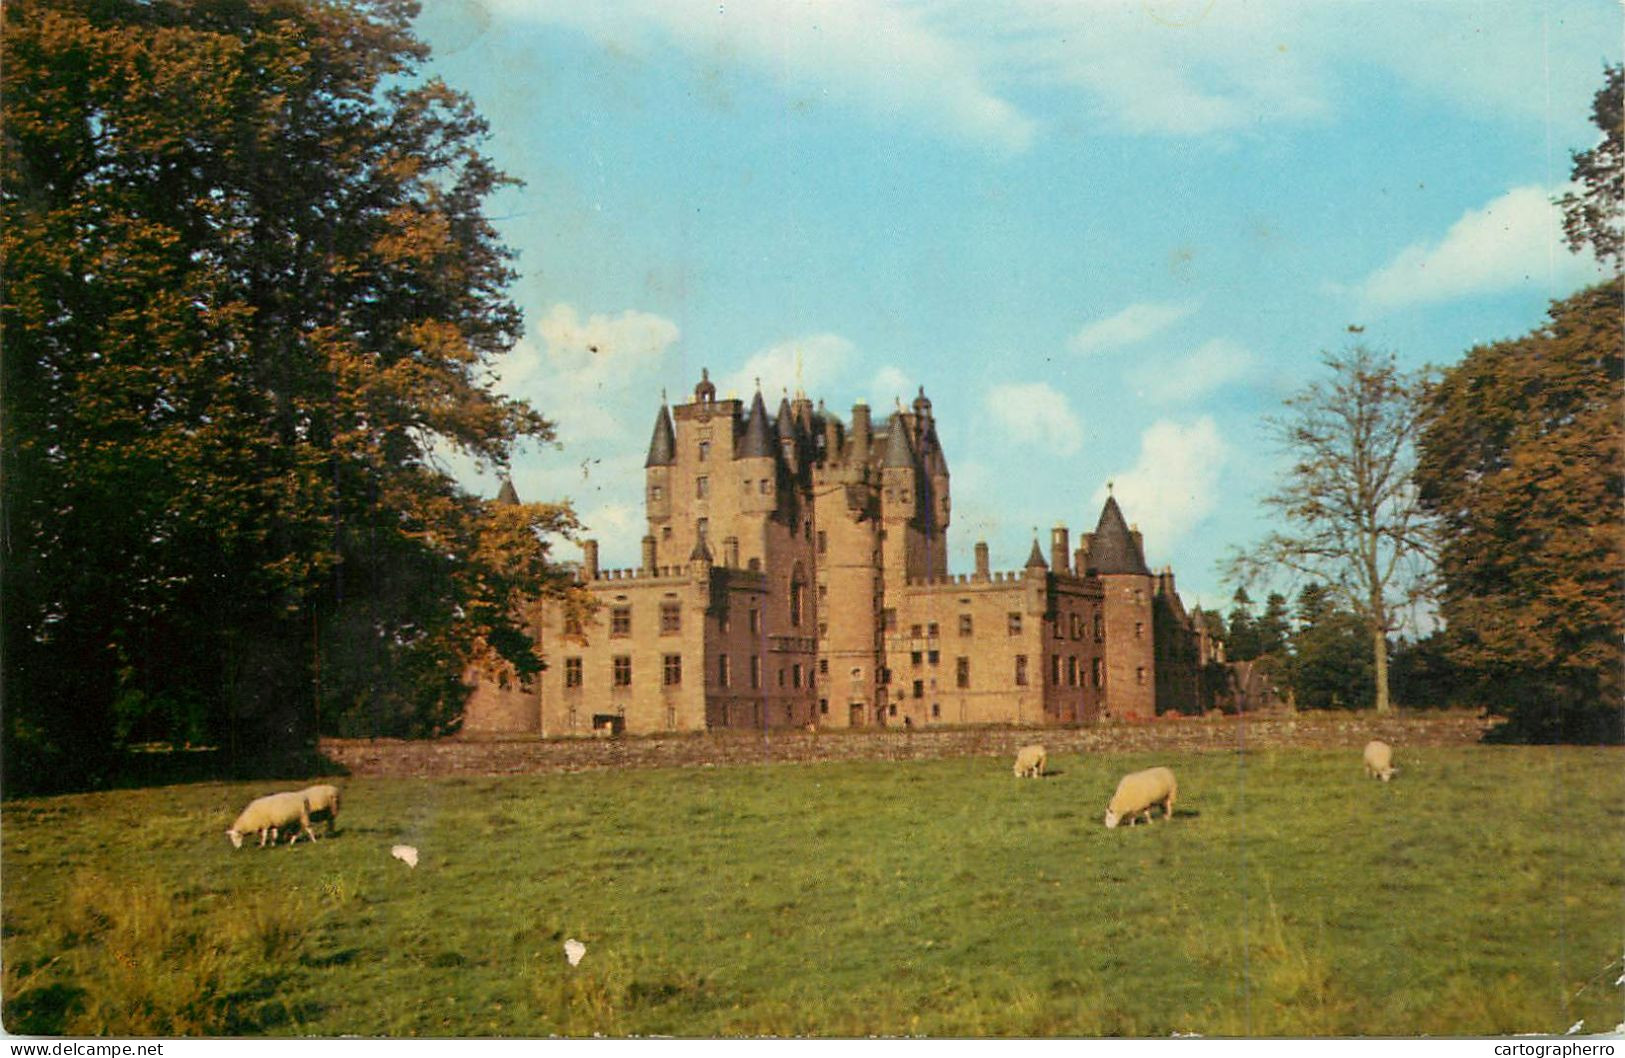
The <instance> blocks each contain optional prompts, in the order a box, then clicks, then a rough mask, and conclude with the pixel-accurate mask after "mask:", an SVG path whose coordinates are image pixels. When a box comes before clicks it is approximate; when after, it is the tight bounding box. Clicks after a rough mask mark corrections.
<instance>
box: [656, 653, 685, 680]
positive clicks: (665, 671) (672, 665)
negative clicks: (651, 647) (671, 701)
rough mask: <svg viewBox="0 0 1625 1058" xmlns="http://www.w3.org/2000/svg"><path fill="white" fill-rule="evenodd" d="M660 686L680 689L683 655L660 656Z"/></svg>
mask: <svg viewBox="0 0 1625 1058" xmlns="http://www.w3.org/2000/svg"><path fill="white" fill-rule="evenodd" d="M660 685H661V686H662V687H681V686H682V685H683V655H681V654H662V655H661V656H660Z"/></svg>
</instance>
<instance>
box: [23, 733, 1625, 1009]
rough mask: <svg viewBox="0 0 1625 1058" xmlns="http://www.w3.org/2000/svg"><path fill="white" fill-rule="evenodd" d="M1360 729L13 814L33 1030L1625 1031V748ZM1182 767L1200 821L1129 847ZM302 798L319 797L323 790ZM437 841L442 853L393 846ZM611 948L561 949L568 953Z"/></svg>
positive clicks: (80, 800) (409, 785) (121, 798)
mask: <svg viewBox="0 0 1625 1058" xmlns="http://www.w3.org/2000/svg"><path fill="white" fill-rule="evenodd" d="M1397 757H1398V763H1399V765H1400V767H1401V769H1402V770H1401V772H1400V774H1399V776H1398V777H1397V778H1396V779H1395V781H1394V782H1392V783H1389V784H1383V783H1378V782H1373V781H1369V780H1366V779H1365V778H1364V777H1363V774H1362V771H1361V767H1360V754H1359V750H1358V749H1353V750H1346V751H1340V752H1322V751H1310V750H1290V751H1277V752H1259V753H1249V754H1247V755H1246V756H1237V755H1233V754H1216V753H1212V754H1192V755H1184V756H1180V755H1168V756H1161V757H1156V758H1152V757H1148V756H1140V755H1122V756H1095V757H1078V756H1062V757H1059V758H1054V759H1052V760H1051V762H1050V767H1051V768H1052V769H1053V770H1055V771H1057V772H1058V773H1059V774H1055V775H1052V776H1051V777H1049V778H1047V779H1045V780H1043V781H1041V782H1033V781H1019V780H1016V779H1014V778H1012V776H1011V774H1010V762H1009V761H1008V760H1002V759H985V758H984V759H960V760H940V761H920V762H911V763H886V762H869V763H842V764H835V763H829V764H816V765H791V764H776V765H764V766H755V767H728V768H720V767H719V768H681V769H669V770H659V771H626V772H587V773H579V774H570V775H567V774H556V775H542V776H535V777H521V778H508V779H494V778H493V779H483V778H482V779H441V780H411V779H402V780H386V779H368V780H354V781H350V782H348V783H347V784H345V795H346V800H345V804H344V810H343V813H342V814H341V816H340V819H339V833H338V834H337V835H336V836H335V837H334V838H333V839H331V840H324V841H322V842H320V843H319V844H316V845H314V846H312V845H309V844H306V843H303V842H302V843H300V844H299V845H298V846H296V847H294V848H291V849H290V848H285V847H284V848H278V849H274V850H260V849H257V848H252V847H246V846H245V847H244V848H243V849H241V850H233V849H232V848H231V846H230V844H229V843H228V842H227V840H226V838H225V835H224V833H223V832H224V830H225V828H226V827H227V825H228V824H229V823H230V822H231V819H232V817H233V816H234V815H235V813H236V811H237V810H238V809H239V808H241V806H242V805H243V804H244V803H245V802H246V801H247V800H248V799H249V798H250V797H251V796H254V795H257V794H258V793H261V792H265V790H266V789H269V788H275V784H269V785H267V784H258V785H253V786H250V785H242V784H234V785H226V784H205V785H196V786H178V787H168V788H164V789H156V790H145V791H122V792H115V793H106V794H95V795H85V796H73V797H59V798H50V799H40V800H24V801H15V802H9V803H7V804H6V805H4V807H3V816H0V853H3V860H0V867H3V871H4V875H3V884H4V900H3V910H4V915H3V925H4V934H3V936H4V941H3V950H0V955H3V964H4V999H5V1027H6V1028H7V1029H8V1030H10V1031H13V1032H34V1033H64V1032H66V1033H75V1034H79V1033H83V1034H121V1035H144V1034H159V1035H190V1034H253V1035H259V1034H271V1035H299V1034H313V1035H322V1036H332V1035H339V1034H362V1035H392V1036H412V1035H434V1036H446V1035H452V1036H461V1035H469V1036H484V1035H504V1036H505V1035H518V1036H536V1035H549V1034H560V1035H590V1034H593V1033H604V1034H608V1035H615V1036H621V1035H645V1034H664V1035H678V1036H716V1035H722V1036H731V1035H758V1034H771V1035H781V1036H783V1035H818V1036H830V1035H835V1036H856V1035H870V1034H881V1035H916V1034H917V1035H926V1036H989V1035H1016V1036H1050V1035H1084V1036H1092V1035H1127V1036H1167V1035H1169V1034H1171V1033H1175V1032H1180V1033H1201V1034H1203V1035H1248V1036H1272V1035H1310V1036H1325V1035H1359V1034H1367V1033H1375V1034H1385V1035H1404V1036H1411V1035H1423V1034H1438V1035H1446V1034H1452V1035H1481V1034H1505V1033H1514V1032H1562V1031H1564V1030H1566V1029H1567V1028H1568V1027H1569V1026H1570V1025H1572V1024H1573V1023H1574V1022H1576V1021H1579V1020H1580V1019H1582V1018H1583V1019H1584V1020H1585V1023H1586V1029H1587V1031H1602V1030H1606V1029H1612V1028H1613V1027H1614V1026H1615V1025H1616V1024H1617V1023H1619V1022H1620V1021H1621V1020H1622V1019H1625V1012H1622V991H1621V989H1620V988H1619V987H1617V986H1616V985H1615V983H1614V982H1615V979H1616V978H1618V977H1619V976H1620V973H1621V954H1622V949H1625V917H1622V909H1625V876H1622V874H1625V767H1622V766H1621V765H1622V764H1625V756H1622V755H1621V754H1620V752H1619V751H1617V750H1602V749H1578V748H1557V749H1549V748H1527V747H1495V748H1491V747H1467V748H1450V749H1406V748H1404V747H1401V748H1400V750H1399V752H1398V754H1397ZM1153 763H1164V764H1168V765H1170V766H1172V767H1173V768H1174V770H1175V772H1176V773H1177V774H1178V776H1179V779H1180V801H1179V805H1178V808H1177V811H1176V815H1175V818H1174V820H1173V821H1172V823H1171V824H1168V825H1164V824H1163V823H1161V822H1160V821H1159V822H1158V823H1156V824H1154V825H1152V826H1150V827H1144V826H1141V827H1135V828H1132V829H1118V830H1115V831H1107V830H1106V829H1105V828H1104V827H1103V826H1102V825H1101V814H1102V810H1103V808H1104V805H1105V802H1106V799H1107V797H1108V796H1109V795H1110V793H1111V790H1112V788H1113V786H1114V785H1115V783H1116V780H1117V777H1118V776H1119V775H1120V774H1121V773H1122V772H1123V771H1125V770H1129V769H1131V768H1137V767H1144V766H1147V765H1149V764H1153ZM286 785H293V784H292V783H289V784H286ZM397 842H403V843H409V844H412V845H415V846H416V847H417V848H418V849H419V851H420V854H421V857H422V858H421V862H420V863H419V865H418V866H417V868H416V869H415V870H413V869H410V868H408V867H407V866H406V865H405V864H403V863H401V862H399V861H397V860H395V859H392V858H391V856H390V846H392V845H393V844H395V843H397ZM570 937H574V938H577V939H579V940H581V941H582V942H584V943H585V944H586V946H587V954H586V957H585V958H584V959H583V960H582V962H581V964H580V965H579V966H576V967H573V968H572V967H571V966H569V965H568V963H567V962H566V959H565V957H564V952H563V942H564V940H565V939H566V938H570Z"/></svg>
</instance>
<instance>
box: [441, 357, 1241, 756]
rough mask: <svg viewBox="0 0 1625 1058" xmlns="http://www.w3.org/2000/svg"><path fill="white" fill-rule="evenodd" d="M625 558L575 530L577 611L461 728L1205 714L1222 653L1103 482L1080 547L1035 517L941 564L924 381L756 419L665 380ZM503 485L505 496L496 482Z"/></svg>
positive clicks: (940, 472) (539, 616)
mask: <svg viewBox="0 0 1625 1058" xmlns="http://www.w3.org/2000/svg"><path fill="white" fill-rule="evenodd" d="M645 473H646V478H647V491H646V493H645V507H646V512H647V516H648V523H649V532H648V535H646V536H645V537H644V538H643V548H642V562H641V564H640V566H639V568H637V569H627V570H608V569H602V568H600V566H599V563H598V545H597V542H596V541H592V540H588V541H585V542H584V544H583V557H582V562H581V566H580V568H579V571H578V573H577V577H578V579H579V582H580V583H581V585H582V586H583V587H584V588H585V589H586V590H587V592H588V593H590V595H591V597H592V598H593V599H594V600H595V602H596V603H597V611H596V614H595V616H594V617H593V618H592V619H591V620H590V621H587V622H585V623H577V622H574V621H572V620H571V619H569V618H568V617H567V616H566V615H565V613H564V612H563V610H562V609H561V608H560V607H557V606H544V607H541V608H539V610H538V612H537V613H536V614H535V616H534V618H533V621H532V626H531V634H532V635H533V636H534V637H535V638H536V640H537V642H538V644H539V647H540V652H541V653H542V654H543V656H544V658H545V661H546V668H545V670H544V671H543V672H542V674H541V675H540V676H539V677H537V678H535V679H533V680H529V681H519V680H516V679H512V678H496V679H493V678H484V679H480V680H478V681H477V683H476V686H475V687H474V691H473V693H472V695H471V697H470V700H469V703H468V706H467V709H466V712H465V719H464V725H463V730H464V731H465V732H466V733H469V734H480V733H536V734H541V735H546V736H555V735H589V734H595V733H597V734H603V733H619V732H622V731H625V732H628V733H654V732H664V731H704V730H709V729H717V728H747V729H748V728H761V727H790V726H796V727H801V726H809V725H812V726H817V727H838V728H847V727H876V726H896V727H918V728H923V727H930V726H933V725H943V724H1017V725H1044V724H1078V723H1089V722H1092V721H1095V720H1097V719H1099V718H1100V717H1102V716H1103V715H1110V714H1119V715H1121V714H1134V715H1139V716H1151V715H1153V714H1155V713H1157V712H1164V711H1169V710H1177V711H1180V712H1196V711H1199V710H1200V709H1202V708H1204V707H1206V706H1208V705H1210V704H1211V698H1212V694H1213V692H1212V690H1211V689H1209V688H1207V687H1205V686H1204V672H1205V671H1207V669H1208V667H1209V663H1211V662H1216V661H1222V657H1221V656H1220V654H1221V653H1222V647H1221V646H1220V645H1219V644H1218V643H1216V642H1215V641H1213V640H1211V639H1210V638H1209V637H1208V635H1207V631H1206V623H1205V622H1203V621H1201V620H1200V619H1199V616H1200V615H1199V613H1197V614H1187V612H1186V611H1185V609H1184V606H1183V605H1182V604H1181V602H1180V599H1179V594H1178V592H1177V591H1176V590H1175V588H1174V576H1173V573H1172V571H1171V570H1168V569H1163V570H1162V571H1160V572H1156V573H1153V572H1152V571H1151V570H1150V569H1149V568H1148V567H1147V565H1146V562H1145V556H1144V549H1143V543H1142V540H1141V536H1140V533H1139V532H1138V530H1136V529H1132V528H1130V526H1129V525H1128V523H1127V522H1126V521H1125V520H1124V517H1123V513H1122V511H1121V510H1120V509H1119V507H1118V504H1117V501H1116V500H1115V498H1112V497H1110V496H1108V498H1107V500H1106V503H1105V507H1104V509H1103V510H1102V511H1101V513H1100V519H1099V522H1098V524H1097V525H1096V527H1095V529H1094V531H1093V532H1087V533H1083V534H1081V536H1080V539H1079V540H1078V546H1077V549H1076V550H1072V549H1071V543H1070V540H1069V534H1068V530H1067V529H1066V528H1065V527H1060V526H1058V527H1056V528H1055V529H1053V530H1052V531H1051V534H1050V541H1049V543H1050V547H1049V554H1048V556H1047V558H1046V556H1045V554H1044V552H1043V550H1042V549H1041V548H1040V546H1039V542H1038V541H1037V540H1036V539H1035V540H1034V541H1033V547H1032V552H1031V554H1030V555H1029V556H1028V558H1027V560H1026V564H1025V565H1024V566H1023V567H1022V568H1021V569H1017V570H1009V571H996V570H992V569H991V568H990V567H989V562H988V549H987V545H986V543H985V542H984V543H978V544H977V545H976V549H975V554H976V568H975V570H974V571H973V572H971V573H969V574H963V573H962V574H950V573H949V571H948V526H949V523H950V520H951V511H952V503H951V498H950V492H949V475H948V461H947V456H946V454H945V453H944V452H943V449H942V445H941V443H940V442H939V441H938V439H937V430H936V423H935V421H934V419H933V417H932V413H931V402H930V401H929V400H928V399H927V398H926V396H925V392H924V389H923V388H922V389H921V390H920V395H919V397H918V398H917V399H916V400H915V401H914V402H913V404H912V406H911V408H910V409H906V410H905V409H903V408H901V407H899V409H898V411H897V412H896V413H895V414H894V415H892V416H891V418H890V420H889V421H888V422H886V423H885V424H884V425H882V426H876V425H875V424H874V423H873V422H871V419H870V412H869V408H868V406H867V405H865V404H861V403H860V404H857V405H855V406H854V407H853V409H852V416H851V420H850V423H843V422H842V421H841V420H840V419H839V418H838V417H837V416H835V415H832V414H829V413H827V412H825V410H824V408H823V405H822V402H820V403H819V405H818V406H817V407H816V408H815V407H814V406H813V404H812V402H811V401H809V400H807V399H806V397H805V396H804V395H802V394H800V393H798V394H797V395H796V399H794V400H791V399H790V398H789V397H788V396H787V397H786V398H785V399H784V400H782V401H781V402H780V404H779V408H778V413H777V415H774V416H772V417H769V415H768V413H767V408H766V405H765V404H764V403H763V401H762V395H761V393H760V391H758V392H757V393H756V395H755V399H754V400H753V401H752V402H751V404H750V407H749V408H748V409H746V408H744V406H743V404H742V402H741V401H739V400H734V399H726V400H718V399H717V396H716V387H715V386H714V385H713V384H712V383H711V382H710V380H709V378H708V377H707V376H706V374H705V373H704V372H702V377H701V380H700V382H699V384H698V385H697V386H696V387H695V388H694V395H693V400H691V401H690V402H688V403H686V404H678V405H676V406H675V407H670V408H668V407H667V406H666V404H665V403H664V402H662V405H661V408H660V411H659V413H658V415H657V416H656V418H655V425H654V434H653V436H652V438H651V439H650V442H649V454H648V458H647V460H646V461H645ZM502 496H503V497H504V498H506V499H508V500H509V501H516V496H515V494H514V492H513V489H512V486H511V484H505V486H504V489H503V494H502Z"/></svg>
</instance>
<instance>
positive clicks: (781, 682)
mask: <svg viewBox="0 0 1625 1058" xmlns="http://www.w3.org/2000/svg"><path fill="white" fill-rule="evenodd" d="M779 686H780V687H783V686H784V666H783V665H780V666H779Z"/></svg>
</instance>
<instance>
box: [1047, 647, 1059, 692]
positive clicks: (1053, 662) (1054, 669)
mask: <svg viewBox="0 0 1625 1058" xmlns="http://www.w3.org/2000/svg"><path fill="white" fill-rule="evenodd" d="M1049 682H1050V686H1051V687H1059V686H1060V685H1061V655H1059V654H1051V655H1050V656H1049Z"/></svg>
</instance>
